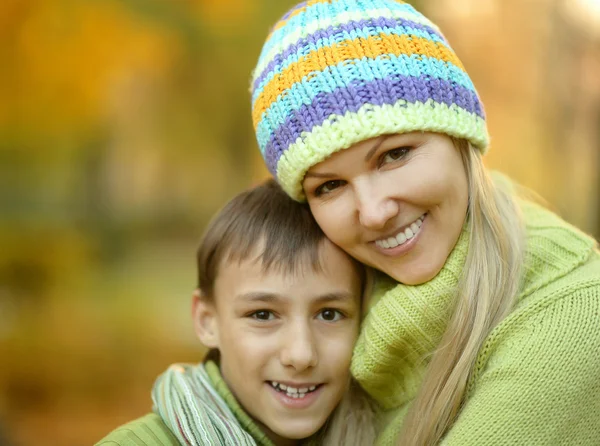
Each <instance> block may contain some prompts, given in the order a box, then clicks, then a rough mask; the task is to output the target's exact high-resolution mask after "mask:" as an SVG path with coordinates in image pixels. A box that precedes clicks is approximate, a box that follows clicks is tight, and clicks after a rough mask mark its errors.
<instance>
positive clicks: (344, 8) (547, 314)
mask: <svg viewBox="0 0 600 446" xmlns="http://www.w3.org/2000/svg"><path fill="white" fill-rule="evenodd" d="M251 90H252V114H253V122H254V126H255V130H256V136H257V140H258V143H259V146H260V149H261V153H262V154H263V157H264V159H265V162H266V164H267V166H268V167H269V170H270V171H271V173H272V174H273V176H274V177H275V178H277V180H278V181H279V183H280V184H281V185H282V186H283V188H284V189H285V190H286V192H287V193H288V194H289V195H290V196H292V197H293V198H295V199H297V200H300V201H303V200H306V201H307V202H308V205H309V206H310V209H311V211H312V213H313V215H314V217H315V218H316V220H317V222H318V223H319V225H320V226H321V228H322V229H323V231H324V232H325V234H326V235H327V236H328V237H329V238H330V239H331V240H332V241H333V242H334V243H336V244H337V245H338V246H339V247H341V248H342V249H343V250H345V251H346V252H348V253H349V254H350V255H352V256H353V257H354V258H356V259H357V260H359V261H361V262H363V263H364V264H366V265H369V266H371V267H372V268H374V269H375V270H377V271H380V272H381V273H382V274H381V275H380V276H379V277H378V280H377V281H376V288H375V293H374V298H373V300H372V302H371V306H370V310H369V314H368V315H367V317H366V319H365V321H364V323H363V326H362V329H361V335H360V338H359V341H358V343H357V345H356V347H355V352H354V358H353V363H352V373H353V375H354V376H355V378H356V379H357V380H358V381H359V382H360V384H361V385H362V386H363V387H364V389H365V390H366V391H367V392H368V393H369V394H370V395H371V396H372V397H374V398H375V399H376V400H377V401H378V403H379V404H380V406H381V409H382V411H381V414H380V416H379V419H380V420H381V426H379V427H380V428H381V434H380V437H379V440H378V444H402V445H405V444H411V445H430V444H438V443H440V442H441V443H442V444H449V445H465V444H468V445H470V444H477V445H487V444H489V445H496V444H510V445H514V444H527V445H531V444H540V445H549V444H586V445H587V444H598V441H599V440H598V438H600V372H599V370H600V355H599V354H598V352H599V351H600V255H599V253H598V250H597V244H596V242H595V241H594V240H593V239H592V238H590V237H588V236H586V235H585V234H583V233H582V232H580V231H579V230H577V229H576V228H574V227H572V226H570V225H569V224H567V223H566V222H564V221H562V220H561V219H560V218H558V217H557V216H555V215H554V214H552V213H551V212H549V211H547V210H545V209H544V208H542V207H541V206H538V205H537V204H534V203H532V202H529V201H527V200H525V199H523V198H520V197H519V194H518V190H517V187H516V186H514V185H513V184H512V183H511V182H510V181H509V180H508V179H506V178H504V177H501V176H497V177H495V178H494V179H493V180H492V179H490V175H489V174H488V172H487V171H486V169H485V168H484V166H483V164H482V159H481V156H482V155H483V154H484V153H485V152H486V150H487V148H488V141H489V140H488V134H487V128H486V123H485V116H484V112H483V107H482V104H481V102H480V99H479V97H478V95H477V92H476V90H475V88H474V86H473V84H472V82H471V80H470V79H469V76H468V75H467V73H466V71H465V69H464V67H463V65H462V64H461V62H460V61H459V60H458V58H457V56H456V54H455V53H454V52H453V51H452V49H451V48H450V46H449V45H448V43H447V42H446V40H445V38H444V37H443V35H442V34H441V33H440V31H439V29H438V28H437V27H436V26H435V25H434V24H433V23H432V22H431V21H429V20H428V19H427V18H426V17H424V16H423V15H421V14H420V13H419V12H417V11H416V10H415V9H414V8H413V7H411V6H410V5H408V4H405V3H402V2H399V1H392V0H378V1H377V0H372V1H368V0H363V1H358V0H355V1H351V0H337V1H336V0H332V1H308V2H304V3H301V4H299V5H298V6H296V7H295V8H293V9H292V10H291V11H290V12H288V13H287V14H286V15H285V16H284V17H283V18H282V19H281V20H280V21H279V22H278V23H277V24H276V25H275V26H274V28H273V30H272V31H271V33H270V35H269V37H268V38H267V41H266V43H265V45H264V47H263V50H262V53H261V55H260V58H259V60H258V63H257V66H256V69H255V71H254V75H253V80H252V88H251Z"/></svg>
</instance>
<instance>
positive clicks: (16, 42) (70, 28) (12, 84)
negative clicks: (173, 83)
mask: <svg viewBox="0 0 600 446" xmlns="http://www.w3.org/2000/svg"><path fill="white" fill-rule="evenodd" d="M8 13H12V15H11V14H6V13H3V14H2V15H1V16H0V17H2V19H1V20H2V21H7V20H10V21H11V23H12V25H13V26H12V30H13V31H12V32H13V35H11V36H6V37H7V38H6V39H3V42H4V43H3V44H1V45H2V47H0V48H1V49H0V51H1V52H2V53H5V57H4V59H5V60H6V61H7V62H8V63H7V66H8V72H7V73H5V74H4V76H6V78H7V79H6V82H2V83H3V84H4V87H3V89H5V91H4V92H2V93H3V94H2V96H3V100H2V101H1V102H0V109H2V108H3V109H4V110H0V127H4V128H5V129H6V128H11V127H17V129H19V130H20V132H19V133H20V134H22V133H23V131H24V130H27V127H29V132H30V134H29V136H30V137H33V138H34V140H36V141H37V140H44V139H45V138H47V137H57V136H58V137H59V136H61V135H62V134H64V133H69V132H85V131H89V129H90V126H93V125H94V124H97V121H98V120H99V118H101V117H102V116H103V114H104V112H105V108H106V102H107V101H109V100H110V94H111V92H112V91H114V90H115V88H114V86H115V85H116V84H117V83H118V82H119V80H120V79H121V78H122V77H130V76H132V75H133V76H135V75H137V74H140V73H143V76H144V77H158V78H160V77H163V76H164V75H165V73H166V72H167V71H168V70H169V67H170V66H171V65H172V63H173V59H174V58H175V57H176V56H177V55H178V54H179V47H178V42H177V40H176V39H175V38H174V36H172V35H171V34H169V32H168V30H167V29H166V28H165V29H159V30H157V29H156V26H154V27H153V26H152V25H151V24H148V23H145V22H142V21H140V20H139V19H136V18H134V17H131V16H130V15H128V11H127V10H126V9H125V8H124V7H123V6H120V5H119V3H118V2H112V1H88V2H80V1H72V0H71V1H68V0H61V4H60V5H57V2H56V1H49V0H28V8H24V7H20V8H16V7H14V6H13V7H12V8H9V9H8ZM7 17H8V19H7ZM15 21H17V22H18V23H14V22H15ZM10 28H11V27H8V29H10ZM5 29H6V28H5ZM0 88H2V87H0ZM36 136H37V137H36Z"/></svg>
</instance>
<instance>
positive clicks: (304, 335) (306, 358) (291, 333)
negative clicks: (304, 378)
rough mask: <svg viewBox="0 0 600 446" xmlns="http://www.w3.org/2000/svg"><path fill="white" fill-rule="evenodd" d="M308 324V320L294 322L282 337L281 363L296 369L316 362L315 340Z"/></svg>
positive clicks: (301, 368)
mask: <svg viewBox="0 0 600 446" xmlns="http://www.w3.org/2000/svg"><path fill="white" fill-rule="evenodd" d="M308 325H309V324H308V322H301V323H294V325H293V326H292V327H290V329H288V330H287V331H286V334H285V336H284V337H283V339H282V342H283V345H282V348H281V363H282V364H283V365H284V366H286V367H292V368H294V369H295V370H296V371H303V370H306V369H308V368H311V367H315V366H316V365H317V364H318V353H317V345H316V340H315V337H314V335H313V333H312V330H311V328H310V327H309V326H308Z"/></svg>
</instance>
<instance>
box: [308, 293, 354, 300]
mask: <svg viewBox="0 0 600 446" xmlns="http://www.w3.org/2000/svg"><path fill="white" fill-rule="evenodd" d="M355 297H356V296H355V295H354V294H353V293H349V292H344V291H342V292H339V293H327V294H323V295H322V296H319V297H318V298H317V299H316V300H315V302H317V303H326V302H333V301H347V300H350V301H351V300H354V298H355Z"/></svg>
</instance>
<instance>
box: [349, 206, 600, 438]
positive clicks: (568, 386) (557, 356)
mask: <svg viewBox="0 0 600 446" xmlns="http://www.w3.org/2000/svg"><path fill="white" fill-rule="evenodd" d="M522 210H523V214H524V218H525V222H526V231H527V232H526V234H527V248H526V255H525V263H524V268H523V277H522V278H521V283H522V286H521V289H520V292H519V295H518V301H517V304H516V306H515V308H514V310H513V311H512V312H511V314H510V315H509V316H508V317H507V318H506V319H504V320H503V321H502V322H501V323H500V324H499V325H498V326H497V327H496V328H495V329H494V330H493V331H492V333H491V334H490V335H489V336H488V338H487V339H486V340H485V342H484V344H483V348H482V349H481V351H480V352H479V356H478V358H477V361H476V366H475V369H474V372H473V374H472V377H471V379H470V381H469V383H468V387H467V392H466V398H465V401H464V404H463V407H462V409H461V411H460V413H459V415H458V417H457V419H456V421H455V422H454V424H453V425H452V427H451V428H450V429H449V430H448V432H447V434H446V435H445V437H444V439H443V440H442V444H444V445H451V446H454V445H561V444H569V445H571V444H577V445H592V444H593V445H598V444H600V255H599V253H598V251H597V245H596V243H595V241H594V240H593V239H592V238H590V237H588V236H586V235H585V234H583V233H582V232H580V231H579V230H577V229H576V228H574V227H573V226H571V225H569V224H567V223H566V222H564V221H563V220H561V219H560V218H558V217H557V216H556V215H554V214H552V213H551V212H549V211H547V210H545V209H543V208H542V207H539V206H537V205H534V204H532V203H522ZM467 249H468V240H467V236H466V232H463V234H462V235H461V237H460V238H459V241H458V243H457V245H456V247H455V248H454V250H453V252H452V253H451V254H450V256H449V258H448V260H447V262H446V265H445V266H444V267H443V269H442V270H441V271H440V273H439V274H438V275H437V276H436V277H435V278H434V279H432V280H431V281H430V282H427V283H425V284H422V285H417V286H406V285H402V284H396V283H391V282H390V281H387V282H381V283H379V285H378V286H379V289H378V290H377V292H376V295H375V297H374V299H373V301H372V302H371V307H370V310H369V314H368V315H367V317H366V319H365V321H364V323H363V328H362V330H361V335H360V337H359V340H358V342H357V345H356V348H355V353H354V358H353V362H352V373H353V375H354V376H355V377H356V378H357V380H358V381H359V382H360V383H361V385H362V386H363V387H364V388H365V390H367V391H368V392H369V393H370V394H371V396H373V397H374V398H375V399H376V400H377V401H378V402H379V403H380V405H381V406H382V407H383V409H384V410H383V412H382V415H381V419H380V421H381V424H382V426H381V430H382V433H381V435H380V437H379V439H378V441H377V444H378V445H395V444H396V438H397V435H398V433H399V431H400V429H401V427H402V422H403V419H404V417H405V415H406V412H407V409H408V407H409V405H410V403H411V401H412V400H413V399H414V397H415V396H416V394H417V392H418V390H419V387H420V385H421V382H422V379H423V376H424V371H425V367H426V365H427V363H428V358H429V357H430V356H431V354H432V353H433V352H434V350H435V349H436V348H437V347H438V345H439V341H440V339H441V336H442V333H443V331H444V329H445V328H446V324H447V320H448V317H449V309H450V306H451V303H452V300H453V297H454V292H455V290H456V285H457V283H458V278H459V274H460V271H461V269H462V267H463V266H464V262H465V258H466V253H467Z"/></svg>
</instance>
